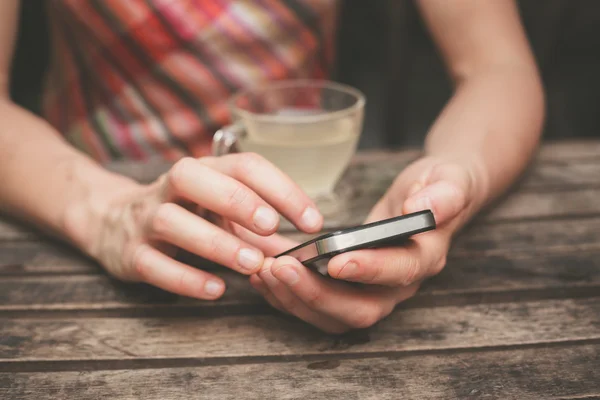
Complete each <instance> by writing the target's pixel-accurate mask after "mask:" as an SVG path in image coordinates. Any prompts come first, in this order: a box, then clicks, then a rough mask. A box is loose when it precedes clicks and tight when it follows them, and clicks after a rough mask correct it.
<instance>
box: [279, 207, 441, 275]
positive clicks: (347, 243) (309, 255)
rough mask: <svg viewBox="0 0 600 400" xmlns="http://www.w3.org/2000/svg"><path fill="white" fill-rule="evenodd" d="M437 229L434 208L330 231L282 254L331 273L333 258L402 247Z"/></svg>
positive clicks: (316, 269)
mask: <svg viewBox="0 0 600 400" xmlns="http://www.w3.org/2000/svg"><path fill="white" fill-rule="evenodd" d="M435 228H436V224H435V218H434V216H433V213H432V212H431V210H425V211H419V212H416V213H412V214H407V215H402V216H400V217H394V218H389V219H385V220H382V221H377V222H372V223H369V224H365V225H360V226H356V227H353V228H348V229H343V230H339V231H336V232H332V233H328V234H325V235H322V236H319V237H317V238H314V239H312V240H309V241H307V242H305V243H302V244H301V245H299V246H296V247H294V248H292V249H290V250H287V251H285V252H283V253H281V254H279V255H278V256H277V257H280V256H285V255H287V256H291V257H294V258H295V259H297V260H298V261H300V262H301V263H302V264H304V265H305V266H307V267H309V268H312V269H314V270H315V271H317V272H319V273H320V274H322V275H324V276H327V263H328V262H329V260H330V259H331V258H332V257H334V256H336V255H338V254H342V253H345V252H348V251H353V250H360V249H372V248H380V247H393V246H400V245H402V244H403V243H405V242H406V240H407V239H408V238H409V237H411V236H413V235H416V234H418V233H422V232H426V231H430V230H433V229H435Z"/></svg>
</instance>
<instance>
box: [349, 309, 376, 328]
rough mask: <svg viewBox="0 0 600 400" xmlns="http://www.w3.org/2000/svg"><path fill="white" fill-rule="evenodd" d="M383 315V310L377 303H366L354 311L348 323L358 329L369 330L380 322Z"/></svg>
mask: <svg viewBox="0 0 600 400" xmlns="http://www.w3.org/2000/svg"><path fill="white" fill-rule="evenodd" d="M381 315H382V309H381V306H380V305H378V304H377V303H365V304H363V305H362V306H360V307H357V308H356V309H355V310H354V312H353V313H352V315H351V317H350V320H349V321H348V323H349V325H350V326H351V327H353V328H356V329H364V328H369V327H370V326H373V325H375V324H376V323H377V321H379V319H380V318H381Z"/></svg>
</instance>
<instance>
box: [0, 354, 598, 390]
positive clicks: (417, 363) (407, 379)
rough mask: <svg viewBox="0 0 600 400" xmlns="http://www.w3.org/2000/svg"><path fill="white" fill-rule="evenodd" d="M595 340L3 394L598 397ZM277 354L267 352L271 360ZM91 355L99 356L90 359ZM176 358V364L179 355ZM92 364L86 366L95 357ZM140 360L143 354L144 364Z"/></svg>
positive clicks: (223, 369)
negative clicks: (559, 344) (573, 343)
mask: <svg viewBox="0 0 600 400" xmlns="http://www.w3.org/2000/svg"><path fill="white" fill-rule="evenodd" d="M599 358H600V346H598V344H583V345H578V346H573V345H572V346H549V347H547V346H542V347H539V348H538V347H533V348H515V349H509V350H502V351H498V350H496V349H494V350H490V351H478V352H471V351H466V352H452V353H450V354H448V353H446V352H440V353H438V354H436V353H433V354H429V353H425V354H423V353H415V354H408V355H407V354H381V355H380V357H378V358H359V359H343V358H342V359H340V360H325V361H322V359H321V358H319V357H318V356H317V357H306V358H305V359H304V360H293V359H292V360H290V361H289V362H285V361H283V362H278V361H279V360H266V362H260V361H258V362H253V360H244V359H240V360H238V361H237V362H236V360H228V362H225V363H223V364H217V365H210V364H209V365H206V364H204V363H203V362H202V361H200V362H198V363H193V362H192V363H189V364H184V366H183V367H179V368H172V367H169V366H171V365H172V364H166V365H167V366H166V367H163V368H158V369H131V370H114V371H110V370H101V371H86V369H88V368H85V366H82V367H80V368H79V369H77V370H71V371H68V372H52V369H51V368H48V369H46V368H44V369H43V371H44V372H37V373H36V372H21V373H3V374H0V397H2V398H5V399H24V400H25V399H35V400H45V399H48V400H50V399H52V400H54V399H57V398H65V399H75V398H85V399H93V400H96V399H97V400H99V399H106V398H111V399H115V398H118V399H132V400H133V399H140V398H143V399H146V400H152V399H156V400H164V399H234V400H237V399H315V400H319V399H322V400H330V399H348V400H354V399H360V400H363V399H368V400H388V399H389V400H392V399H394V400H395V399H400V398H401V399H440V400H442V399H443V400H447V399H467V398H484V399H520V400H539V399H582V400H583V399H597V398H598V397H600V368H590V366H594V365H597V361H598V359H599ZM269 361H270V362H269ZM92 365H93V364H92ZM175 365H179V364H175ZM88 367H89V366H88ZM138 367H140V368H143V364H140V365H138Z"/></svg>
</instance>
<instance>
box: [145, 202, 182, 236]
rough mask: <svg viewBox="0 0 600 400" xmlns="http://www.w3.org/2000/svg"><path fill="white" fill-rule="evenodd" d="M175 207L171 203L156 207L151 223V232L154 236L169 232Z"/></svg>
mask: <svg viewBox="0 0 600 400" xmlns="http://www.w3.org/2000/svg"><path fill="white" fill-rule="evenodd" d="M176 208H177V206H176V205H175V204H173V203H163V204H161V205H159V206H158V208H157V209H156V212H155V213H154V217H153V218H152V222H151V230H152V232H153V233H154V234H156V235H159V236H161V235H164V234H166V233H168V232H169V231H171V225H172V223H173V218H174V214H175V213H176V212H177V210H176Z"/></svg>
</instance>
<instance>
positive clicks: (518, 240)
mask: <svg viewBox="0 0 600 400" xmlns="http://www.w3.org/2000/svg"><path fill="white" fill-rule="evenodd" d="M598 198H600V189H582V190H573V191H557V192H544V193H527V192H518V193H515V194H514V195H512V196H509V197H507V198H506V199H505V200H503V201H502V202H500V203H499V204H498V205H497V206H496V207H493V208H492V209H491V210H490V211H489V212H487V213H483V214H481V216H480V217H479V218H478V220H477V221H476V223H474V226H475V228H474V230H473V231H469V230H467V231H466V232H465V234H463V235H462V236H463V237H462V238H461V239H459V240H458V241H457V242H456V243H455V244H454V249H453V254H455V255H465V254H466V253H469V254H466V256H473V255H476V254H481V253H483V254H501V253H502V252H503V250H506V251H511V252H512V251H525V252H528V251H534V252H535V251H538V249H539V248H543V249H548V251H551V252H556V251H558V252H564V251H569V249H570V248H572V247H571V246H578V247H577V248H573V250H574V251H577V250H578V249H597V248H599V247H600V245H599V243H600V242H599V240H600V238H599V237H598V235H597V232H598V229H599V228H600V201H597V199H598ZM363 214H364V213H363ZM357 218H362V217H361V212H360V210H358V209H357V212H356V213H354V214H353V215H348V217H347V218H344V219H341V220H343V221H350V222H351V223H354V222H355V223H360V221H359V220H357ZM556 218H560V219H561V220H560V221H551V219H556ZM565 218H568V220H565ZM536 219H550V220H548V221H546V220H544V221H542V220H540V221H536ZM353 220H354V221H353ZM525 220H528V221H525ZM506 222H512V223H511V224H506ZM489 223H494V224H496V226H489ZM498 223H502V224H498ZM340 225H342V224H341V222H338V227H340ZM350 225H351V224H350ZM565 232H568V235H565ZM285 235H287V236H288V237H291V238H293V239H295V240H297V241H302V240H306V239H308V238H310V237H311V236H313V235H305V234H300V233H297V232H285ZM190 260H191V262H196V263H197V262H198V258H194V257H191V258H190V257H187V258H185V259H184V261H190ZM196 265H198V264H196ZM202 265H203V266H206V264H202ZM101 272H102V270H101V269H100V268H98V266H97V265H96V264H95V263H94V262H92V261H91V260H89V259H87V258H86V257H84V256H82V255H81V254H79V253H78V252H77V251H75V250H73V249H71V248H69V247H68V246H66V245H62V244H60V243H58V242H54V241H53V242H49V241H0V277H1V276H6V275H30V274H31V275H35V274H65V273H75V274H82V273H92V274H96V273H101Z"/></svg>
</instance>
